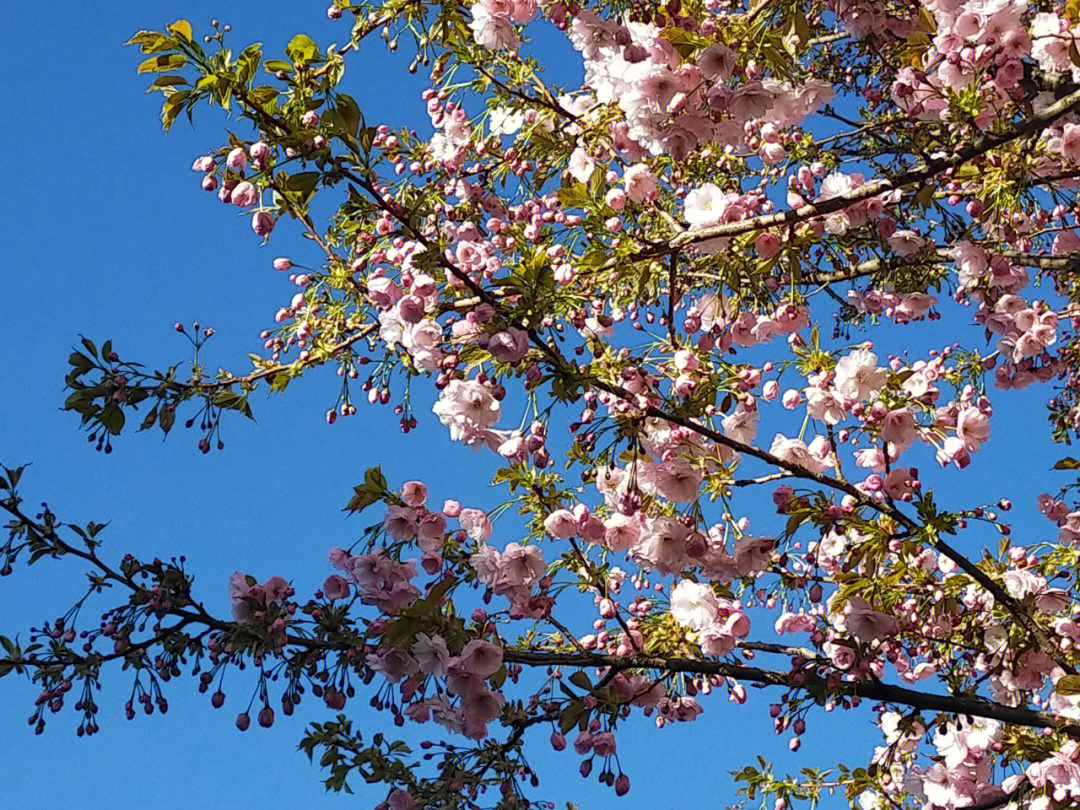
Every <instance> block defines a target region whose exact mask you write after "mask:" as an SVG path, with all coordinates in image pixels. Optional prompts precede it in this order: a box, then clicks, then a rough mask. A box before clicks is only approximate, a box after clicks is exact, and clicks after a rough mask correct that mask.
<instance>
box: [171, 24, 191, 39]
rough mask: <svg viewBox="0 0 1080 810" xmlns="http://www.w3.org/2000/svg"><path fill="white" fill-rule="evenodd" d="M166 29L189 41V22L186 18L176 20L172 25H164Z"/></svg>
mask: <svg viewBox="0 0 1080 810" xmlns="http://www.w3.org/2000/svg"><path fill="white" fill-rule="evenodd" d="M166 28H167V30H168V31H169V32H170V33H172V34H176V36H178V37H180V39H182V40H184V42H191V23H189V22H188V21H187V20H177V21H176V22H174V23H173V24H172V25H169V26H166Z"/></svg>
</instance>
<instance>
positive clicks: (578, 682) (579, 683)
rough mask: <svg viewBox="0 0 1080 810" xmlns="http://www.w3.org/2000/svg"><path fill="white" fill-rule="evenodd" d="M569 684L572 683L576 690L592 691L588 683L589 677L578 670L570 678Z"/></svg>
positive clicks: (590, 683) (590, 684) (589, 682)
mask: <svg viewBox="0 0 1080 810" xmlns="http://www.w3.org/2000/svg"><path fill="white" fill-rule="evenodd" d="M570 683H572V684H573V685H574V686H576V687H577V688H578V689H587V690H589V691H592V682H591V681H589V676H588V675H586V674H585V673H584V672H582V671H581V670H580V669H579V670H578V671H577V672H575V673H574V674H573V675H571V676H570Z"/></svg>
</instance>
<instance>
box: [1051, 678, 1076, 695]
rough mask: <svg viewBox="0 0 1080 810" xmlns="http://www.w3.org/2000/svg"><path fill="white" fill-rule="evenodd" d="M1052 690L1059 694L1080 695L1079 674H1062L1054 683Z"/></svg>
mask: <svg viewBox="0 0 1080 810" xmlns="http://www.w3.org/2000/svg"><path fill="white" fill-rule="evenodd" d="M1054 691H1055V692H1057V693H1058V694H1059V695H1065V696H1069V695H1080V675H1063V676H1062V677H1060V678H1058V682H1057V683H1056V684H1054Z"/></svg>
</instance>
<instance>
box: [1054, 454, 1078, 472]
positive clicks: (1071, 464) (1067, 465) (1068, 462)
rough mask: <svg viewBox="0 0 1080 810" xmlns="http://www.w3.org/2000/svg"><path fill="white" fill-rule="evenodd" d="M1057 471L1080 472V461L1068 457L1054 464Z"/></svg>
mask: <svg viewBox="0 0 1080 810" xmlns="http://www.w3.org/2000/svg"><path fill="white" fill-rule="evenodd" d="M1054 469H1055V470H1080V460H1078V459H1075V458H1070V457H1069V456H1066V457H1065V458H1063V459H1060V460H1059V461H1057V462H1055V463H1054Z"/></svg>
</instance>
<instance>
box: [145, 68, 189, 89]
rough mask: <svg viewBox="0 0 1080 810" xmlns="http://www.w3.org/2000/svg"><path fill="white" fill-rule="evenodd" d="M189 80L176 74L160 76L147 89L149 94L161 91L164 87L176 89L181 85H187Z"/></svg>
mask: <svg viewBox="0 0 1080 810" xmlns="http://www.w3.org/2000/svg"><path fill="white" fill-rule="evenodd" d="M187 83H188V80H187V79H185V78H184V77H183V76H180V75H178V74H176V73H170V74H169V75H167V76H158V77H157V78H156V79H154V81H153V83H152V84H151V85H150V86H149V87H147V88H146V92H147V93H152V92H153V91H155V90H160V89H161V88H163V87H176V86H177V85H180V84H187Z"/></svg>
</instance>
